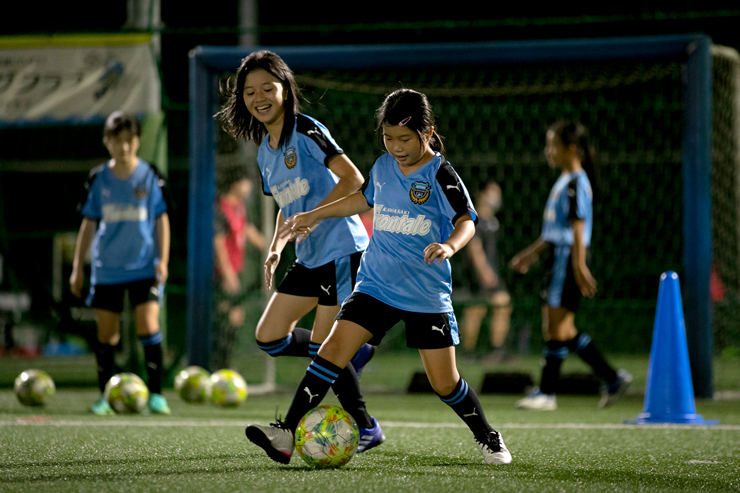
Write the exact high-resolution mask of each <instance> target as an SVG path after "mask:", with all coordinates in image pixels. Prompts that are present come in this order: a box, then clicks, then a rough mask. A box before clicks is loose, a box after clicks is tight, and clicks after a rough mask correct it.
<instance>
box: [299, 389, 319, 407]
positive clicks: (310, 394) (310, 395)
mask: <svg viewBox="0 0 740 493" xmlns="http://www.w3.org/2000/svg"><path fill="white" fill-rule="evenodd" d="M303 390H304V392H306V393H307V394H308V403H309V404H311V401H313V398H314V397H318V396H319V394H312V393H311V390H310V389H309V388H308V387H303Z"/></svg>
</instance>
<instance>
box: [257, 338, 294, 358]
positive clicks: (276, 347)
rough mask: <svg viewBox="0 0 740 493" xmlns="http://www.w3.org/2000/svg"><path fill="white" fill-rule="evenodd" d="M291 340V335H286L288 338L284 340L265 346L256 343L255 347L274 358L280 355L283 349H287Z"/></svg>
mask: <svg viewBox="0 0 740 493" xmlns="http://www.w3.org/2000/svg"><path fill="white" fill-rule="evenodd" d="M292 340H293V334H288V337H286V338H284V339H280V340H278V341H274V342H269V343H266V344H262V343H260V342H257V347H258V348H260V349H261V350H263V351H264V352H266V353H267V354H269V355H270V356H275V355H278V354H280V353H282V352H283V351H284V350H285V348H287V347H288V346H289V345H290V341H292Z"/></svg>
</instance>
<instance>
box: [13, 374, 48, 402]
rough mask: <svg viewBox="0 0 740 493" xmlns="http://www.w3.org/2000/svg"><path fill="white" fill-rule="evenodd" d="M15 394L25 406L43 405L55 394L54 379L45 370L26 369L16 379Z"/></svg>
mask: <svg viewBox="0 0 740 493" xmlns="http://www.w3.org/2000/svg"><path fill="white" fill-rule="evenodd" d="M13 390H15V395H16V397H18V400H19V401H20V403H21V404H23V405H24V406H41V405H43V404H45V403H46V400H47V399H48V398H49V396H52V395H54V392H55V391H56V387H55V386H54V380H52V379H51V377H50V376H49V374H48V373H46V372H45V371H43V370H26V371H24V372H23V373H21V374H20V375H18V376H17V377H16V379H15V385H14V386H13Z"/></svg>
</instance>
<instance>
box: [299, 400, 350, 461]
mask: <svg viewBox="0 0 740 493" xmlns="http://www.w3.org/2000/svg"><path fill="white" fill-rule="evenodd" d="M359 444H360V429H359V428H358V427H357V423H356V422H355V420H354V418H353V417H352V416H350V414H349V413H348V412H347V411H345V410H344V409H342V408H341V407H337V406H319V407H317V408H314V409H312V410H310V411H309V412H308V413H306V415H305V416H303V418H302V419H301V421H300V422H299V423H298V428H297V429H296V431H295V448H296V450H297V451H298V453H299V454H300V456H301V457H303V460H304V461H306V464H308V465H309V466H311V467H316V468H332V467H340V466H343V465H345V464H346V463H347V462H349V460H350V459H351V458H352V456H354V455H355V453H356V452H357V446H358V445H359Z"/></svg>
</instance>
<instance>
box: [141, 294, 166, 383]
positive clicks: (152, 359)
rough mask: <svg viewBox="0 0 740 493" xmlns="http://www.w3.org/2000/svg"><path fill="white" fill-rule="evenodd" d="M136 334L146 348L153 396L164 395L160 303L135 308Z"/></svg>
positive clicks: (147, 368)
mask: <svg viewBox="0 0 740 493" xmlns="http://www.w3.org/2000/svg"><path fill="white" fill-rule="evenodd" d="M134 311H135V314H136V334H137V335H138V336H139V341H140V342H141V344H142V346H144V361H145V363H146V373H147V376H148V379H147V380H148V382H147V386H148V387H149V392H150V393H152V394H161V393H162V333H161V332H160V331H159V302H158V301H147V302H145V303H140V304H138V305H136V307H135V308H134Z"/></svg>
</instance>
